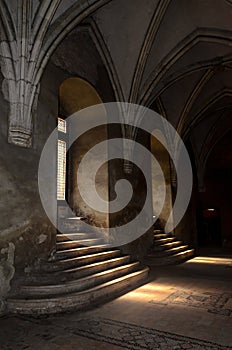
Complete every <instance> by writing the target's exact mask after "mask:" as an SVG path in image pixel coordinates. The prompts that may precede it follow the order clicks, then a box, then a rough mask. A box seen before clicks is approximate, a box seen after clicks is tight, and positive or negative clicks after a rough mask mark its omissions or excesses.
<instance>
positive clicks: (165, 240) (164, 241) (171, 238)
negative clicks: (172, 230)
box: [154, 237, 175, 245]
mask: <svg viewBox="0 0 232 350" xmlns="http://www.w3.org/2000/svg"><path fill="white" fill-rule="evenodd" d="M173 241H175V237H167V238H162V239H157V240H154V244H155V245H160V244H165V243H169V242H173Z"/></svg>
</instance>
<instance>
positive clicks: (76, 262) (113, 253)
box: [43, 250, 121, 271]
mask: <svg viewBox="0 0 232 350" xmlns="http://www.w3.org/2000/svg"><path fill="white" fill-rule="evenodd" d="M120 254H121V252H120V250H109V251H103V252H99V253H93V254H88V255H81V256H76V257H73V258H69V259H61V260H57V261H51V262H48V263H47V264H44V265H43V270H44V271H62V270H67V269H72V268H76V267H80V266H84V265H89V264H92V263H96V262H100V261H105V260H107V259H111V258H116V257H119V256H120Z"/></svg>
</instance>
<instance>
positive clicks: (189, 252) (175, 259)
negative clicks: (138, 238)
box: [145, 249, 195, 266]
mask: <svg viewBox="0 0 232 350" xmlns="http://www.w3.org/2000/svg"><path fill="white" fill-rule="evenodd" d="M194 253H195V251H194V249H186V250H184V251H182V252H179V253H175V254H172V255H167V256H162V257H158V258H157V257H156V258H155V256H154V257H147V258H146V259H145V263H147V264H148V265H150V266H152V265H157V266H159V265H169V264H178V263H182V262H184V261H186V260H188V259H190V258H192V257H193V256H194Z"/></svg>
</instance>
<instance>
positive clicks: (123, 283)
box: [7, 267, 149, 315]
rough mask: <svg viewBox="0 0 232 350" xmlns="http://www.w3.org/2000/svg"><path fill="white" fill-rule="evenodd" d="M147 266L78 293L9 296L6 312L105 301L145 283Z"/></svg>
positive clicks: (50, 309)
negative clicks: (34, 296) (21, 296)
mask: <svg viewBox="0 0 232 350" xmlns="http://www.w3.org/2000/svg"><path fill="white" fill-rule="evenodd" d="M148 272H149V268H147V267H145V268H141V269H139V270H138V271H135V272H132V273H130V274H128V275H125V276H122V277H119V278H116V279H113V280H111V281H109V282H105V283H103V284H100V285H98V286H96V287H93V288H90V289H87V290H85V291H82V292H78V293H70V294H66V295H61V296H57V297H51V298H41V297H40V298H37V299H26V298H24V299H23V298H22V299H20V298H13V297H12V298H9V299H8V300H7V308H8V312H10V313H13V314H29V315H31V314H37V315H38V314H39V315H42V314H52V313H58V312H64V311H71V310H81V309H85V308H87V307H90V305H91V306H93V305H96V304H99V303H101V302H106V301H107V300H111V299H113V298H115V297H117V296H119V295H122V294H124V293H125V292H127V291H129V290H131V289H134V288H135V287H137V286H140V285H141V284H142V283H145V282H146V281H147V278H148Z"/></svg>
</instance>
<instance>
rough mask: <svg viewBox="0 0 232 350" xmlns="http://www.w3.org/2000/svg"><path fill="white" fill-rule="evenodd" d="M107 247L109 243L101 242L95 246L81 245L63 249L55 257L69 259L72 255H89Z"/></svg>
mask: <svg viewBox="0 0 232 350" xmlns="http://www.w3.org/2000/svg"><path fill="white" fill-rule="evenodd" d="M107 248H108V249H109V247H108V245H107V244H101V245H96V246H93V247H80V248H72V249H67V250H61V251H57V252H56V253H55V259H57V260H60V259H68V258H72V257H77V256H81V255H86V254H88V255H89V254H91V253H98V252H103V251H106V249H107Z"/></svg>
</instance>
